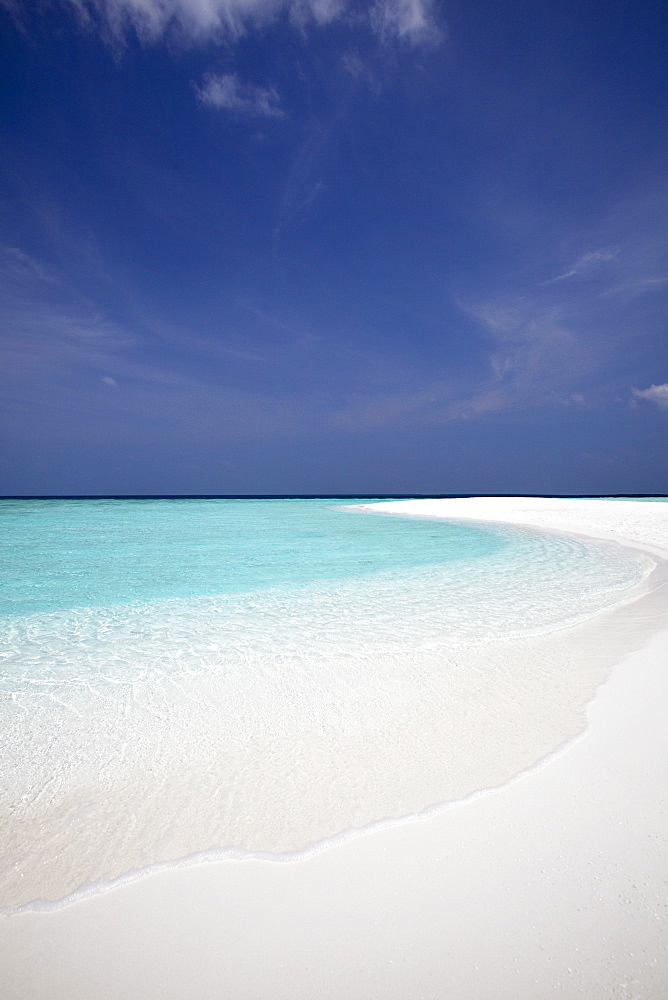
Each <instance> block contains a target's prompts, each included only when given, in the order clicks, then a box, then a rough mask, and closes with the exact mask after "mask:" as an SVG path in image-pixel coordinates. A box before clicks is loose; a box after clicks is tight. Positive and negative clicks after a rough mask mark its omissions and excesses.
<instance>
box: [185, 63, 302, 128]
mask: <svg viewBox="0 0 668 1000" xmlns="http://www.w3.org/2000/svg"><path fill="white" fill-rule="evenodd" d="M195 89H196V91H197V96H198V97H199V99H200V101H201V102H202V104H204V105H206V107H209V108H221V109H223V110H225V111H230V112H231V113H232V114H236V115H242V116H243V117H246V118H259V117H269V118H280V117H281V115H282V114H283V111H282V109H281V107H280V100H279V97H278V94H277V92H276V91H275V90H274V88H273V87H258V86H255V85H254V84H249V83H242V82H241V80H240V79H239V77H238V76H237V75H236V74H235V73H223V74H220V75H216V74H215V73H208V74H207V75H206V76H205V77H204V81H203V83H202V85H201V87H200V86H196V88H195Z"/></svg>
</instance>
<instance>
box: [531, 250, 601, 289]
mask: <svg viewBox="0 0 668 1000" xmlns="http://www.w3.org/2000/svg"><path fill="white" fill-rule="evenodd" d="M618 256H619V247H608V248H605V249H602V250H593V251H592V252H591V253H586V254H584V255H583V256H582V257H580V258H579V259H578V260H576V262H575V263H574V264H573V266H572V267H570V268H569V269H568V270H567V271H564V272H563V274H557V275H556V276H555V277H554V278H548V279H547V281H541V285H552V284H553V283H554V282H555V281H564V280H565V279H566V278H573V277H575V275H576V274H580V272H581V271H584V270H586V269H587V268H589V267H591V266H592V264H601V263H605V262H606V261H609V260H615V258H616V257H618Z"/></svg>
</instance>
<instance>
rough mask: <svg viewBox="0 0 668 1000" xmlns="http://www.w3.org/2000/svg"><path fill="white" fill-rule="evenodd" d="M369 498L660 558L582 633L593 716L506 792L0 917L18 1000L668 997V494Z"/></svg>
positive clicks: (394, 510) (8, 974)
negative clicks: (655, 498) (291, 852)
mask: <svg viewBox="0 0 668 1000" xmlns="http://www.w3.org/2000/svg"><path fill="white" fill-rule="evenodd" d="M369 506H371V505H369ZM373 507H374V508H375V510H376V511H377V512H379V513H380V512H383V513H387V514H408V515H414V516H416V515H417V516H430V517H432V516H433V517H448V518H449V517H458V518H468V519H472V520H487V521H495V522H504V523H508V524H518V525H519V524H521V525H526V526H529V527H536V528H541V529H544V530H555V531H562V532H567V533H574V534H579V535H588V536H590V537H596V538H606V539H612V540H615V541H617V542H619V543H621V544H623V545H627V546H631V547H633V548H636V549H639V550H642V551H646V552H649V553H651V554H652V556H653V557H654V558H655V559H656V561H657V564H658V565H657V569H656V570H655V573H654V575H653V585H652V587H651V589H650V588H648V589H647V592H646V593H644V594H643V596H641V597H640V598H639V599H638V600H636V601H635V602H634V603H632V604H627V605H625V606H623V607H621V608H619V609H616V610H615V611H613V612H610V613H608V615H607V616H605V620H604V625H602V626H601V628H600V629H599V633H598V640H595V639H592V641H600V642H601V644H602V645H604V646H605V648H606V656H607V655H608V652H609V649H610V648H613V649H614V648H617V649H618V650H619V657H618V659H619V662H618V663H617V665H616V666H615V667H614V669H613V670H612V673H611V674H610V676H609V678H608V680H607V681H606V682H605V683H604V684H602V685H601V686H600V687H599V688H598V690H597V691H596V694H595V697H594V698H593V700H592V701H591V702H590V704H589V706H588V709H587V715H588V727H587V729H586V731H585V732H584V733H583V734H582V735H581V736H579V737H578V738H577V739H575V740H574V741H571V743H570V744H569V745H567V746H566V747H564V748H563V749H562V750H561V751H559V752H557V753H555V754H553V755H551V756H550V758H549V759H547V760H545V761H543V762H541V763H540V764H539V765H538V766H536V767H534V768H532V769H531V770H530V771H528V772H526V773H524V774H522V775H520V776H518V777H517V778H516V779H514V780H512V781H510V782H508V783H507V784H505V785H503V786H502V787H500V788H496V789H491V790H489V791H486V792H484V793H481V794H478V795H476V796H474V797H472V798H470V799H468V800H467V801H465V802H462V803H458V804H455V805H453V806H451V807H450V808H444V809H442V810H440V811H435V812H432V813H430V814H428V815H425V816H423V817H417V818H412V819H409V820H407V821H406V822H400V823H397V824H395V825H393V826H387V827H384V828H375V829H372V830H371V831H370V832H368V833H367V834H364V835H359V836H356V837H354V838H351V839H349V840H347V841H345V842H341V843H338V844H336V845H335V846H333V847H331V848H329V849H326V850H323V851H321V852H320V853H318V854H314V855H312V856H310V857H307V858H304V859H303V860H298V861H295V862H293V863H277V862H271V861H260V860H244V861H232V860H230V861H223V862H219V863H207V864H200V865H194V866H190V867H183V868H173V869H170V870H164V871H159V872H155V873H153V874H151V875H147V876H146V877H144V878H142V879H139V880H137V881H134V882H131V883H128V884H123V885H118V886H117V887H115V888H112V889H110V890H109V891H108V892H105V893H101V894H98V895H95V896H90V897H87V898H84V899H81V900H79V901H77V902H75V903H73V904H71V905H68V906H65V907H63V908H61V909H59V910H56V911H52V912H39V911H25V912H21V913H17V914H13V915H10V916H4V917H2V918H1V919H0V966H1V967H2V970H3V971H2V979H3V983H4V984H3V986H2V990H1V992H2V996H3V997H6V998H7V1000H47V998H49V1000H92V998H96V1000H98V998H99V1000H140V998H142V1000H147V998H149V1000H152V998H156V1000H157V998H160V1000H163V998H164V1000H172V998H173V1000H186V998H195V997H196V998H197V1000H209V998H211V1000H213V998H216V1000H218V998H230V1000H237V998H239V1000H242V998H243V1000H246V998H248V1000H250V998H267V1000H284V998H285V1000H287V998H292V1000H295V998H304V1000H306V998H327V1000H329V998H332V1000H333V998H337V1000H338V998H343V997H345V998H350V1000H362V998H369V1000H371V998H393V1000H394V998H396V1000H399V998H402V1000H417V998H437V1000H441V998H442V1000H446V998H447V1000H449V998H453V1000H454V998H456V1000H511V998H512V1000H552V998H557V997H559V998H572V997H580V996H582V997H586V998H588V1000H612V998H615V1000H617V998H619V1000H621V998H625V1000H660V998H665V997H668V863H667V860H666V859H667V858H668V794H667V788H668V783H667V782H666V762H667V761H668V726H666V718H668V673H667V670H668V584H667V583H665V582H663V581H665V580H666V569H667V567H668V563H666V562H665V560H668V503H643V502H636V501H615V502H612V501H608V500H584V499H583V500H547V499H541V498H536V499H525V498H519V499H514V498H474V499H466V500H415V501H397V502H388V503H384V504H381V505H378V504H374V505H373ZM569 631H571V630H568V629H567V630H564V632H569ZM574 634H577V633H574ZM588 634H589V633H588ZM591 635H592V636H594V637H595V636H596V629H595V628H594V629H593V631H592V632H591ZM564 639H565V640H566V637H564ZM594 652H595V650H594ZM613 659H614V658H613Z"/></svg>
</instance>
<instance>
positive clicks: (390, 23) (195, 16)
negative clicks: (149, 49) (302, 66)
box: [69, 0, 443, 45]
mask: <svg viewBox="0 0 668 1000" xmlns="http://www.w3.org/2000/svg"><path fill="white" fill-rule="evenodd" d="M69 3H70V6H71V7H72V8H73V9H74V12H75V14H76V16H77V17H78V18H79V20H80V21H81V22H82V23H83V24H85V25H86V26H87V27H89V28H90V27H93V26H95V25H97V26H98V27H104V29H105V30H106V31H107V32H109V33H111V35H112V36H113V37H115V38H117V39H122V38H123V37H124V35H125V34H126V33H127V31H128V30H134V31H135V32H136V34H137V35H138V36H139V37H140V38H141V39H142V40H144V41H148V42H155V41H158V40H159V39H160V38H161V37H162V36H164V35H165V34H166V33H167V32H172V33H174V32H175V33H177V34H178V35H180V36H181V37H182V38H183V40H185V41H191V42H193V41H194V42H198V41H200V42H201V41H211V40H215V41H226V42H229V41H234V40H236V39H238V38H240V37H241V36H242V35H244V34H245V33H246V32H247V31H248V30H249V29H252V28H262V27H264V26H266V25H267V24H269V23H270V22H271V21H273V20H275V19H276V18H277V17H279V16H280V15H281V14H287V15H288V17H289V18H290V20H291V21H292V23H293V24H294V25H295V26H296V27H298V28H301V29H304V28H306V27H307V26H308V25H309V24H310V23H314V24H316V25H320V26H322V25H326V24H330V23H331V22H333V21H336V20H340V19H343V18H345V17H347V16H348V14H349V9H350V8H352V7H354V4H353V3H352V0H69ZM366 8H367V11H366V13H367V17H368V19H369V22H370V23H371V26H372V28H373V30H374V31H376V32H377V33H378V34H379V35H381V37H383V38H385V39H387V38H389V37H390V36H391V37H398V38H400V39H402V40H404V41H408V42H410V43H411V44H415V45H419V44H425V43H426V44H433V43H437V42H439V41H440V40H441V38H442V37H443V33H442V31H441V30H440V29H439V28H438V26H437V24H436V18H435V15H434V2H433V0H375V2H373V3H367V4H366ZM359 16H360V15H359V10H354V11H352V12H351V17H353V18H354V19H357V18H359Z"/></svg>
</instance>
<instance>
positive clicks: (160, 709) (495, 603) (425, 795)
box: [0, 498, 653, 909]
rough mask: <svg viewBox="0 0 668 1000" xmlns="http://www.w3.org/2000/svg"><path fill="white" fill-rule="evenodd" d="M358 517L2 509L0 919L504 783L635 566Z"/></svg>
mask: <svg viewBox="0 0 668 1000" xmlns="http://www.w3.org/2000/svg"><path fill="white" fill-rule="evenodd" d="M359 502H366V501H360V500H357V501H356V500H355V499H354V498H351V499H346V500H343V499H333V498H329V499H327V498H326V499H204V498H198V499H183V498H182V499H139V498H136V499H77V500H75V499H53V500H40V499H32V500H19V499H16V500H2V501H0V526H1V531H0V566H1V569H0V669H1V674H0V697H1V699H2V700H1V708H0V711H1V713H2V719H1V720H0V721H1V727H0V731H1V733H2V736H1V739H2V743H3V746H2V762H1V764H0V767H1V768H2V772H3V773H2V791H1V792H0V795H1V796H2V800H1V802H0V807H1V809H2V815H3V823H2V831H1V833H0V857H1V858H2V860H1V861H0V866H1V869H2V870H1V871H0V884H1V885H2V887H3V889H2V894H1V895H0V907H5V908H9V909H12V908H20V907H22V906H26V905H33V906H53V905H60V904H62V903H63V902H64V901H69V900H71V899H72V898H75V897H76V895H77V894H81V893H86V892H89V891H99V890H101V889H103V888H105V887H106V886H108V885H110V884H112V883H113V882H114V880H117V879H122V878H130V877H135V876H137V875H139V874H141V873H144V872H146V871H150V870H153V869H154V868H156V867H160V866H163V865H171V864H179V863H184V862H189V861H193V860H201V859H203V858H207V857H208V858H221V857H245V856H249V855H253V856H259V857H267V858H271V859H274V860H290V859H294V858H298V857H302V856H304V854H306V853H308V852H309V851H312V850H316V849H320V848H322V847H323V846H324V845H327V844H330V843H332V842H335V841H336V840H337V838H340V837H346V836H352V835H355V834H356V833H358V832H359V831H362V830H366V829H369V828H371V827H373V825H374V824H377V823H382V822H387V821H392V820H400V819H403V818H406V817H410V816H414V815H416V814H419V813H421V812H423V811H424V810H426V809H429V808H433V807H438V806H440V805H442V804H444V803H449V802H456V801H461V800H462V799H464V798H466V797H467V796H469V795H471V794H475V793H477V792H479V791H480V790H482V789H485V788H489V787H493V786H495V785H498V784H501V783H503V782H504V781H507V780H509V779H510V778H512V777H513V776H514V775H516V774H518V773H519V772H521V771H522V770H523V769H526V768H528V767H531V766H532V765H533V764H535V763H536V762H537V761H539V760H540V759H542V758H543V757H545V755H546V754H549V753H550V752H552V751H553V750H554V749H555V748H556V747H558V746H559V745H561V744H562V743H563V742H564V741H565V740H568V739H570V738H572V737H573V736H574V735H576V734H577V733H578V732H579V731H581V730H582V728H583V726H584V724H585V719H584V708H583V706H584V705H585V703H586V701H587V699H588V698H589V697H590V696H591V693H592V691H593V689H594V688H595V686H596V684H597V683H598V682H599V681H600V680H601V678H602V676H603V675H602V667H601V665H600V664H596V663H595V662H593V661H591V659H589V660H583V659H582V658H580V657H579V655H577V654H576V652H575V651H574V650H575V646H574V645H571V646H570V647H569V646H568V645H564V644H563V643H562V642H561V641H560V636H565V635H567V634H569V630H570V631H572V630H573V629H574V628H577V627H578V625H579V623H586V622H587V621H590V620H591V619H593V618H594V617H595V616H597V615H600V614H601V613H603V612H605V611H606V609H610V608H614V607H616V606H618V605H620V604H622V603H624V602H626V601H628V600H630V599H631V597H632V596H633V594H634V593H635V592H637V590H638V588H639V587H641V585H642V583H643V581H644V580H645V579H646V577H647V576H648V574H649V572H650V571H651V569H652V567H653V562H652V560H651V559H650V558H649V557H648V556H644V555H641V554H639V553H637V552H634V551H631V550H628V549H624V548H622V547H620V546H618V545H616V544H614V543H608V542H596V541H585V540H580V539H576V538H572V537H568V536H566V535H561V534H557V533H547V532H538V531H534V530H530V529H520V528H514V527H507V526H492V525H486V526H483V525H478V524H473V523H466V522H456V521H453V522H449V521H446V520H436V519H420V518H415V517H400V516H391V515H381V514H377V513H373V512H369V511H366V510H361V509H359V508H358V507H357V503H359Z"/></svg>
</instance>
